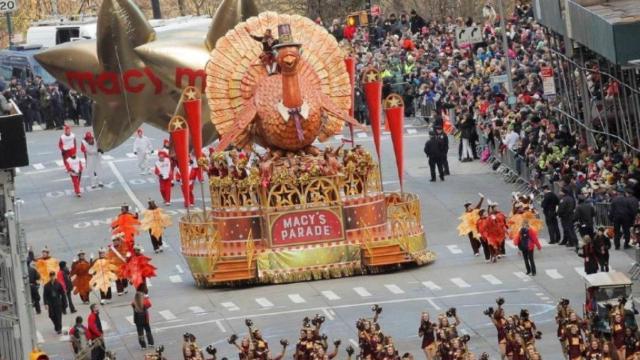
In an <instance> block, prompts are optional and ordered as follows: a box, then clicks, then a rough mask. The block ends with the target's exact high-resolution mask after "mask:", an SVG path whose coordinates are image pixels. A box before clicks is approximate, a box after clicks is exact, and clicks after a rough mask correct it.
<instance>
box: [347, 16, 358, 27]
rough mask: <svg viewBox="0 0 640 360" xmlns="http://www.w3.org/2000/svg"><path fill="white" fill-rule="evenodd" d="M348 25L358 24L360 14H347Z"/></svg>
mask: <svg viewBox="0 0 640 360" xmlns="http://www.w3.org/2000/svg"><path fill="white" fill-rule="evenodd" d="M347 25H349V26H357V25H358V15H353V14H352V15H349V16H347Z"/></svg>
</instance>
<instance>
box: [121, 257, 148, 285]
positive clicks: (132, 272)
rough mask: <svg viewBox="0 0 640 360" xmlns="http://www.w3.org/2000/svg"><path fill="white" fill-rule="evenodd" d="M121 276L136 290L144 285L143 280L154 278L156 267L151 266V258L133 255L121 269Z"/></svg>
mask: <svg viewBox="0 0 640 360" xmlns="http://www.w3.org/2000/svg"><path fill="white" fill-rule="evenodd" d="M122 276H124V277H126V278H127V279H129V281H131V283H132V284H133V286H135V287H136V288H137V287H139V286H140V285H141V284H142V283H144V279H146V278H150V277H154V276H156V267H155V266H153V265H151V258H149V257H147V256H144V255H133V256H132V257H131V258H130V259H129V261H128V262H127V263H126V264H125V265H124V267H123V268H122Z"/></svg>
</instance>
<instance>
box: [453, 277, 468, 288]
mask: <svg viewBox="0 0 640 360" xmlns="http://www.w3.org/2000/svg"><path fill="white" fill-rule="evenodd" d="M449 280H450V281H451V282H452V283H454V284H455V285H456V286H457V287H460V288H468V287H471V285H469V283H468V282H466V281H464V280H462V278H459V277H456V278H451V279H449Z"/></svg>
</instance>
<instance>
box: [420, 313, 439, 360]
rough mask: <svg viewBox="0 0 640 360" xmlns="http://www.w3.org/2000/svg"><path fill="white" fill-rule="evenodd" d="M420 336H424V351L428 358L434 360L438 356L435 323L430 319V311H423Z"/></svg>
mask: <svg viewBox="0 0 640 360" xmlns="http://www.w3.org/2000/svg"><path fill="white" fill-rule="evenodd" d="M418 336H419V337H421V338H422V346H421V348H422V351H424V355H425V357H426V358H427V360H434V359H435V356H436V338H435V324H434V323H432V322H431V321H430V319H429V313H428V312H426V311H425V312H423V313H422V317H421V318H420V328H418Z"/></svg>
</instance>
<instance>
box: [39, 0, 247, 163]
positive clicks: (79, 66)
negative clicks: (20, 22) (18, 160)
mask: <svg viewBox="0 0 640 360" xmlns="http://www.w3.org/2000/svg"><path fill="white" fill-rule="evenodd" d="M257 14H258V11H257V10H256V9H255V5H254V3H253V0H224V1H223V2H222V4H221V5H220V6H219V7H218V10H217V12H216V14H215V16H214V18H213V23H212V22H211V21H207V20H204V19H203V20H194V21H192V22H190V23H189V25H187V26H185V27H182V28H177V29H175V28H174V29H173V30H167V31H162V32H159V33H158V34H156V32H155V31H154V30H153V28H152V27H151V25H150V24H149V22H148V21H147V19H146V18H145V17H144V15H143V14H142V12H141V11H140V9H139V8H138V7H137V6H136V5H135V3H134V2H133V0H104V1H103V2H102V5H101V7H100V11H99V13H98V24H97V27H98V29H97V36H96V40H82V41H75V42H71V43H66V44H63V45H60V46H55V47H53V48H50V49H47V50H45V51H43V52H40V53H39V54H37V55H36V59H37V60H38V62H40V64H41V65H42V66H43V67H44V68H45V69H46V70H47V71H48V72H49V73H50V74H51V75H53V76H54V77H55V78H56V79H57V80H58V81H59V82H61V83H63V84H65V85H66V86H68V87H69V88H72V89H75V90H77V91H79V92H81V93H83V94H85V95H87V96H88V97H90V98H91V99H92V100H94V101H95V111H94V122H93V130H94V133H95V134H96V138H97V142H98V146H99V147H100V148H101V149H102V150H104V151H107V150H111V149H113V148H115V147H117V146H118V145H120V144H122V143H123V142H124V141H126V140H127V139H128V138H129V137H130V136H131V135H132V134H133V133H134V132H135V131H136V129H137V128H138V127H140V125H142V124H143V123H149V124H151V125H153V126H155V127H157V128H160V129H163V130H165V129H167V125H168V123H169V121H170V120H171V116H172V115H173V114H174V112H175V111H176V107H177V104H178V101H179V100H180V94H181V93H182V89H181V87H186V86H189V85H196V83H197V82H198V81H200V80H201V81H203V82H204V81H206V80H205V77H206V76H205V74H204V70H203V69H204V67H205V65H206V62H207V61H208V59H209V52H210V51H211V49H212V46H213V45H215V41H216V40H217V38H218V37H220V36H222V35H224V34H225V33H226V31H227V30H229V29H231V28H233V26H235V25H236V24H237V23H238V22H240V21H242V20H244V19H245V18H246V17H249V16H254V15H257ZM209 25H211V26H209ZM139 49H140V51H138V50H139ZM200 72H202V73H200ZM177 85H178V86H177ZM208 114H209V107H208V105H207V104H206V102H203V104H202V116H203V118H208V117H209V115H208ZM202 131H203V141H204V142H205V143H208V142H210V141H213V139H215V137H217V133H216V132H215V129H214V127H213V125H212V124H211V123H208V122H207V123H205V124H204V126H203V129H202Z"/></svg>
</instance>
